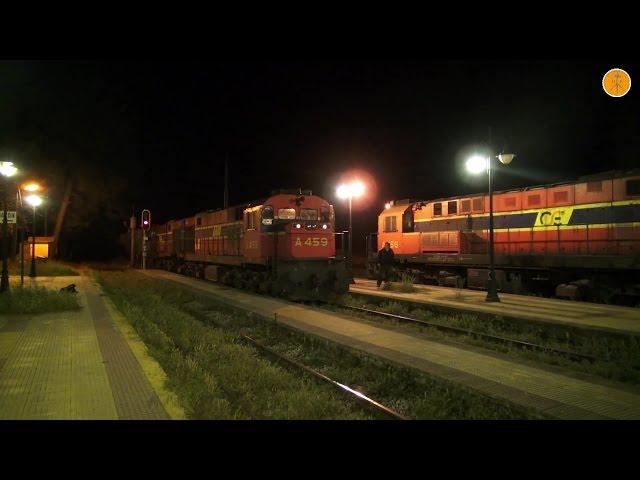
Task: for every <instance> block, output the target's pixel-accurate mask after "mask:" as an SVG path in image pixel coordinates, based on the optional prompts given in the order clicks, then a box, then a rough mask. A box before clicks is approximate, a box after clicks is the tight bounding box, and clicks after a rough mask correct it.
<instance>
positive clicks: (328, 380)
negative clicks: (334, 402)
mask: <svg viewBox="0 0 640 480" xmlns="http://www.w3.org/2000/svg"><path fill="white" fill-rule="evenodd" d="M241 337H242V338H243V339H244V340H246V341H247V342H248V343H250V344H251V345H253V346H255V347H257V348H258V349H260V350H263V351H265V352H267V353H269V354H270V355H273V356H274V357H276V358H278V359H279V360H282V361H283V362H285V363H287V364H289V365H291V366H294V367H296V368H297V369H299V370H302V371H304V372H306V373H308V374H309V375H311V376H313V377H315V378H317V379H319V380H322V381H324V382H326V383H329V384H331V385H333V386H334V387H336V388H337V389H339V390H340V391H342V392H343V393H346V394H349V395H350V396H352V397H355V399H356V400H358V401H361V402H364V403H365V404H366V405H368V406H370V407H372V408H374V409H376V410H378V411H380V412H382V413H384V414H385V415H387V416H389V417H391V418H393V419H395V420H409V418H407V417H405V416H404V415H402V414H400V413H398V412H396V411H395V410H392V409H391V408H389V407H386V406H385V405H382V404H381V403H378V402H376V401H375V400H373V399H371V398H369V397H367V396H366V395H364V394H363V393H360V392H358V391H357V390H354V389H353V388H350V387H348V386H347V385H344V384H342V383H340V382H337V381H335V380H333V379H331V378H329V377H327V376H326V375H324V374H322V373H320V372H318V371H316V370H314V369H312V368H310V367H307V366H306V365H303V364H301V363H299V362H296V361H295V360H293V359H292V358H289V357H287V356H286V355H283V354H281V353H279V352H277V351H275V350H274V349H272V348H269V347H267V346H266V345H263V344H262V343H260V342H259V341H257V340H255V339H253V338H251V337H249V336H248V335H242V336H241Z"/></svg>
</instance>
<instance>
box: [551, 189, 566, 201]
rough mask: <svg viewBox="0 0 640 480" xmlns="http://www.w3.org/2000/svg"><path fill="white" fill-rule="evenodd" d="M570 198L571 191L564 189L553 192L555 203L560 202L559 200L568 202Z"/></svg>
mask: <svg viewBox="0 0 640 480" xmlns="http://www.w3.org/2000/svg"><path fill="white" fill-rule="evenodd" d="M568 200H569V192H567V191H566V190H565V191H562V192H553V201H554V203H559V202H566V201H568Z"/></svg>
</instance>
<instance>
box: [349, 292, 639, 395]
mask: <svg viewBox="0 0 640 480" xmlns="http://www.w3.org/2000/svg"><path fill="white" fill-rule="evenodd" d="M341 301H342V302H343V303H344V304H346V305H350V306H358V307H364V308H370V309H375V310H380V311H383V312H388V313H393V314H396V315H403V316H407V317H411V318H415V319H418V320H424V321H428V322H434V323H438V324H442V325H450V326H454V327H459V328H464V329H467V330H472V331H474V332H478V333H486V334H490V335H497V336H502V337H507V338H512V339H514V340H522V341H525V342H531V343H535V344H539V345H544V346H548V347H552V348H555V349H559V350H567V351H570V352H576V353H582V354H586V355H592V356H594V357H596V358H597V359H598V360H596V361H595V362H594V363H591V362H589V361H587V360H583V361H575V360H571V359H568V358H565V357H562V356H559V355H555V354H552V353H548V352H536V351H530V350H522V349H520V348H518V347H515V346H509V345H502V344H499V343H494V342H490V341H487V340H481V339H477V338H474V337H470V336H464V335H456V334H453V333H446V332H441V331H437V330H435V329H432V328H428V327H421V326H419V325H413V324H405V323H402V324H398V323H397V322H395V321H392V320H385V319H381V318H380V317H371V316H369V315H366V314H364V315H360V314H357V313H355V312H353V314H354V315H356V316H358V317H360V318H363V319H368V320H370V321H372V322H376V323H380V322H382V323H386V324H390V325H391V324H392V325H394V326H395V327H396V328H402V329H407V330H409V331H418V332H420V333H424V334H426V335H429V336H432V337H435V338H437V337H442V338H444V337H446V338H455V340H456V341H460V342H464V343H469V344H473V345H477V346H481V347H483V348H488V349H491V350H495V351H500V352H502V353H506V354H508V355H513V356H515V357H519V358H522V359H526V360H532V361H536V362H542V363H546V364H550V365H555V366H560V367H563V368H567V369H570V370H575V371H578V372H583V373H588V374H592V375H597V376H599V377H603V378H607V379H610V380H616V381H620V382H627V383H635V384H640V337H637V336H631V335H629V336H622V335H611V334H608V333H606V332H590V331H583V330H579V329H574V328H571V327H564V326H561V325H551V324H549V325H542V324H536V323H530V322H515V321H510V320H509V319H505V318H502V317H497V316H496V317H493V318H480V317H478V316H477V315H473V314H442V313H436V312H433V311H430V310H427V309H424V308H419V307H416V308H414V307H411V306H409V305H407V304H405V303H403V302H395V301H384V302H381V303H374V304H371V303H366V302H363V301H362V300H358V299H356V298H354V297H351V296H344V297H343V298H342V299H341ZM350 313H352V312H350Z"/></svg>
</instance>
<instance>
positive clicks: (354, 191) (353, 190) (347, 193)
mask: <svg viewBox="0 0 640 480" xmlns="http://www.w3.org/2000/svg"><path fill="white" fill-rule="evenodd" d="M364 191H365V187H364V183H362V182H359V181H356V182H352V183H350V184H349V185H340V186H339V187H338V190H336V193H337V195H338V197H339V198H349V197H352V198H353V197H360V196H362V195H363V194H364Z"/></svg>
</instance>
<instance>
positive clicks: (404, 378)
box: [101, 273, 539, 419]
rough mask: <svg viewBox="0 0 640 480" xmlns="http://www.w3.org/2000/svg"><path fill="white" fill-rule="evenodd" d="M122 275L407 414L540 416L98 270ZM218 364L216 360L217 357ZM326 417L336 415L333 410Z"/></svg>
mask: <svg viewBox="0 0 640 480" xmlns="http://www.w3.org/2000/svg"><path fill="white" fill-rule="evenodd" d="M116 275H120V277H116ZM125 275H126V276H129V277H133V276H135V278H137V279H138V280H136V281H135V285H136V287H135V288H136V289H138V290H139V289H140V288H142V285H144V288H145V289H147V288H149V289H150V292H149V294H152V295H153V296H154V298H157V299H162V301H163V302H165V303H164V304H163V305H164V306H166V305H171V309H172V311H174V312H176V313H175V314H174V315H185V314H186V315H188V316H189V317H191V318H192V319H198V320H199V322H200V324H201V325H203V326H204V325H208V326H210V328H212V329H213V330H214V331H216V332H217V333H216V334H217V335H226V336H228V338H236V339H237V338H238V337H239V336H240V335H241V334H246V335H250V336H252V337H253V338H255V339H256V340H259V341H260V342H262V343H263V344H266V345H267V346H269V347H271V348H273V349H275V350H277V351H279V352H281V353H283V354H286V355H288V356H289V357H292V358H294V359H295V360H297V361H298V362H300V363H303V364H305V365H308V366H310V367H312V368H314V369H316V370H318V371H321V372H323V373H325V374H326V375H328V376H330V377H331V378H333V379H335V380H337V381H339V382H341V383H345V384H347V385H349V386H351V387H353V388H356V389H357V390H359V391H361V392H362V393H365V394H366V395H369V396H370V397H372V398H374V399H375V400H377V401H380V402H382V403H384V404H385V405H388V406H390V407H392V408H394V409H396V410H398V411H400V412H401V413H403V414H404V415H406V416H408V417H410V418H419V419H522V418H539V416H538V415H536V414H535V413H533V412H529V411H524V410H522V409H520V408H517V407H512V406H510V405H507V404H505V403H503V402H500V401H498V400H494V399H491V398H488V397H485V396H483V395H480V394H478V393H476V392H473V391H470V390H467V389H466V388H463V387H461V386H458V385H455V384H452V383H449V382H444V381H441V380H437V379H434V378H432V377H430V376H428V375H426V374H423V373H421V372H419V371H416V370H413V369H409V368H405V367H402V366H398V365H394V364H391V363H388V362H385V361H383V360H379V359H376V358H374V357H370V356H367V355H365V354H362V353H361V352H357V351H354V350H350V349H348V348H345V347H342V346H339V345H337V344H334V343H330V342H327V341H324V340H323V339H319V338H317V337H313V336H310V335H305V334H304V333H301V332H298V331H293V330H290V329H287V328H286V327H283V326H282V325H280V324H276V323H274V322H272V321H268V320H264V319H262V318H259V317H257V316H254V315H250V314H246V313H243V312H238V311H236V310H233V309H231V308H230V307H227V306H224V305H222V304H219V303H218V302H216V301H215V299H212V298H210V297H208V296H207V295H206V294H201V293H196V292H193V291H192V290H189V289H188V288H183V287H181V286H176V285H174V284H171V283H167V282H163V281H160V280H154V279H148V277H144V279H142V278H141V277H142V276H141V275H139V274H135V273H129V274H107V275H105V274H101V276H103V278H107V277H111V280H109V281H108V282H105V283H115V284H118V285H124V282H123V280H122V278H124V277H125ZM116 278H120V280H116ZM103 282H104V280H103ZM151 292H153V293H151ZM164 308H166V307H164ZM178 312H180V313H178ZM159 314H160V315H161V314H162V313H159ZM186 332H188V329H187V330H186ZM186 332H185V334H186ZM225 361H228V360H225ZM219 362H220V360H218V363H219ZM161 363H162V362H161ZM227 368H230V369H231V368H233V366H231V365H228V366H227ZM219 375H220V373H219V372H211V379H212V380H211V381H213V379H216V380H217V381H218V382H220V383H221V384H224V382H221V379H220V376H219ZM256 375H257V373H253V374H251V375H250V374H247V376H246V377H245V381H246V382H249V383H250V382H254V381H257V382H260V380H259V378H258V377H257V376H256ZM190 388H193V389H201V388H203V387H202V383H201V381H195V380H194V382H193V384H192V385H191V387H190ZM179 395H180V394H179ZM287 395H289V393H287ZM225 398H227V397H225ZM254 398H255V397H254ZM257 399H258V398H256V400H257ZM236 401H237V400H233V399H230V400H229V402H230V405H235V404H236ZM372 415H373V414H372ZM251 418H254V417H251ZM327 418H340V417H337V416H335V414H332V415H331V416H329V417H327Z"/></svg>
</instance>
